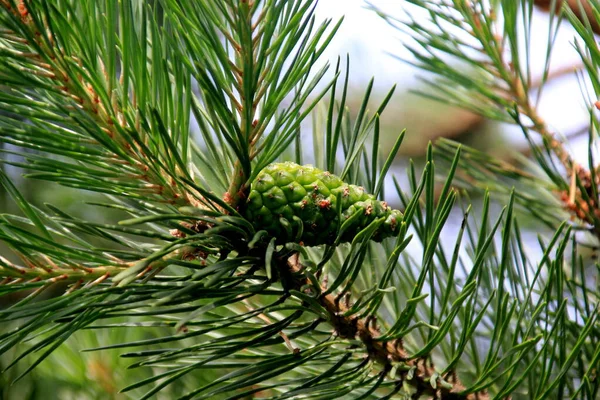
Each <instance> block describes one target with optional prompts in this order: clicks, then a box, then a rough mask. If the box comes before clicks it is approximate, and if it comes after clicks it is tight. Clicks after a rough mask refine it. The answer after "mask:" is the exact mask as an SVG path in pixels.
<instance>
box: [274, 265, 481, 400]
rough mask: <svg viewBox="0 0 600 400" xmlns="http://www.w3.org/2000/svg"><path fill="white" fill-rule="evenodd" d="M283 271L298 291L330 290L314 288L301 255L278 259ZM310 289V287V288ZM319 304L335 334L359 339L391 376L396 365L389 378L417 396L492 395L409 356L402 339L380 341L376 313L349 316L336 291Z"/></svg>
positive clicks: (471, 398)
mask: <svg viewBox="0 0 600 400" xmlns="http://www.w3.org/2000/svg"><path fill="white" fill-rule="evenodd" d="M279 264H280V270H281V271H285V274H286V275H288V276H287V277H285V278H283V279H284V281H285V282H291V285H290V286H291V287H290V289H294V290H297V291H309V292H310V291H313V290H316V291H317V292H318V293H328V289H327V287H326V286H323V285H321V287H319V288H314V287H312V286H313V283H312V282H311V280H310V279H308V278H307V277H306V276H303V274H302V271H303V270H305V269H306V267H305V266H304V265H302V264H301V262H300V255H299V254H298V253H295V254H293V255H292V256H290V257H289V258H288V259H287V260H279ZM308 288H310V289H308ZM317 299H318V302H319V304H320V305H321V306H322V307H323V308H324V309H325V310H326V311H327V313H328V315H329V319H328V320H329V322H330V323H331V325H333V327H334V329H335V332H336V334H337V335H338V336H339V337H341V338H343V339H359V340H360V341H361V342H362V345H363V346H364V347H365V349H366V351H367V354H368V357H369V358H370V359H372V360H374V361H376V362H377V363H379V364H380V365H381V367H382V369H383V372H382V373H383V374H386V375H388V374H389V373H390V371H392V369H393V368H394V366H396V373H395V374H394V375H392V376H390V378H391V379H392V381H394V382H395V384H396V386H397V387H398V388H400V387H403V385H404V384H405V383H406V384H408V385H409V386H411V387H413V388H414V390H415V392H414V393H413V394H412V396H413V397H414V398H420V397H421V396H428V397H431V398H436V399H440V400H448V399H456V400H459V399H463V400H486V399H489V398H490V397H489V396H488V394H487V393H486V392H485V391H480V392H478V393H468V392H465V387H464V386H463V385H462V384H461V383H460V381H459V380H458V378H457V376H456V374H455V373H448V374H447V375H446V376H440V374H438V373H437V372H436V371H435V369H434V368H433V366H432V365H428V361H427V359H420V358H416V359H415V358H412V359H411V358H410V357H409V355H408V353H407V352H406V350H404V347H403V344H402V339H400V338H399V339H394V340H378V337H379V336H380V335H381V333H380V332H379V329H378V327H377V320H376V318H375V317H373V316H369V317H367V318H357V317H356V316H353V315H348V310H349V306H348V305H346V304H344V303H343V301H342V299H340V298H338V297H336V296H334V295H333V294H327V295H320V296H318V297H317Z"/></svg>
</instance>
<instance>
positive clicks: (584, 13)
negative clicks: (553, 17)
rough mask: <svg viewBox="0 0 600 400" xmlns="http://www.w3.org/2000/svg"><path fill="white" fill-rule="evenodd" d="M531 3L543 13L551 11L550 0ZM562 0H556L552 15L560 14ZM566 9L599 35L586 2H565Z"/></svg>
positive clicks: (595, 22)
mask: <svg viewBox="0 0 600 400" xmlns="http://www.w3.org/2000/svg"><path fill="white" fill-rule="evenodd" d="M533 3H534V4H535V5H536V6H538V7H539V8H541V9H542V10H544V11H548V12H549V11H551V10H550V7H551V6H552V0H534V1H533ZM563 3H564V0H557V1H556V7H555V9H554V10H552V11H553V12H554V13H556V14H558V13H560V10H561V7H562V5H563ZM566 4H567V7H569V9H571V11H573V13H574V14H575V15H576V16H577V18H579V20H580V21H581V22H583V23H585V22H586V21H587V22H589V23H590V26H591V27H592V30H593V31H594V33H597V34H600V24H599V23H598V21H597V20H596V17H595V16H594V10H593V8H592V6H591V5H590V3H589V1H587V0H567V3H566Z"/></svg>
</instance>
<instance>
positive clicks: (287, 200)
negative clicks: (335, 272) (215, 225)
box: [243, 162, 402, 246]
mask: <svg viewBox="0 0 600 400" xmlns="http://www.w3.org/2000/svg"><path fill="white" fill-rule="evenodd" d="M338 195H339V196H340V199H341V203H342V204H341V219H342V221H341V223H343V222H344V221H346V220H348V219H349V218H350V217H354V218H353V222H352V223H351V225H350V226H349V227H348V229H346V230H345V231H344V233H343V235H342V237H341V241H342V242H351V241H352V239H353V238H354V237H355V236H356V235H357V234H358V233H359V232H360V231H361V230H362V229H364V228H366V227H367V226H368V225H369V224H370V223H371V222H373V221H374V220H376V219H379V218H382V217H383V218H385V222H384V223H383V224H382V225H381V226H380V227H379V228H378V229H377V231H376V232H375V233H374V234H373V236H372V239H373V240H375V241H382V240H383V239H385V238H387V237H390V236H396V235H397V234H398V231H399V224H400V221H401V219H402V213H401V212H400V211H398V210H392V209H391V208H390V207H389V206H388V205H387V204H386V203H385V202H382V201H379V200H377V199H376V198H375V196H373V195H370V194H368V193H365V190H364V188H362V187H359V186H356V185H349V184H347V183H344V182H343V181H342V180H341V179H340V178H338V177H337V176H335V175H333V174H331V173H329V172H326V171H321V170H320V169H317V168H314V167H313V166H310V165H307V166H302V165H298V164H296V163H293V162H284V163H273V164H270V165H268V166H267V167H266V168H265V169H263V170H262V171H261V172H260V173H259V174H258V176H257V177H256V179H255V180H254V181H253V182H252V184H251V187H250V195H249V196H248V200H247V202H246V204H245V207H244V210H243V213H244V215H245V217H246V218H247V219H248V220H249V221H250V222H252V224H253V225H254V227H255V228H256V229H257V230H266V231H267V232H268V233H269V234H270V235H271V236H273V237H276V238H278V242H280V243H282V242H286V241H292V240H294V241H297V242H303V243H304V244H305V245H306V246H318V245H322V244H332V243H333V242H334V241H335V239H336V235H337V232H338V228H339V226H340V218H339V215H338V207H337V205H336V202H337V201H338ZM357 213H358V216H357V215H356V214H357Z"/></svg>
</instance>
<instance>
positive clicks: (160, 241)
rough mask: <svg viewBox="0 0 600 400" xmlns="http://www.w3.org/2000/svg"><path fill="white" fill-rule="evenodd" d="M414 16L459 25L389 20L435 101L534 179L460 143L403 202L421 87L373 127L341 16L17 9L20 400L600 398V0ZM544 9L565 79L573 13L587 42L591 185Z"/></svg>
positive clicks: (1, 10) (424, 2) (119, 7)
mask: <svg viewBox="0 0 600 400" xmlns="http://www.w3.org/2000/svg"><path fill="white" fill-rule="evenodd" d="M406 3H412V4H413V5H414V6H416V7H421V8H423V9H425V10H427V11H428V15H429V18H430V22H433V24H434V26H435V27H436V29H435V30H432V29H431V26H430V25H427V26H426V25H424V24H422V23H421V22H419V21H418V20H411V21H402V22H401V21H396V20H394V19H393V18H392V17H391V16H389V15H385V13H383V12H382V11H381V10H376V9H374V7H372V8H373V9H374V11H376V12H379V13H380V14H381V16H382V17H383V18H385V19H386V20H387V21H388V22H390V23H392V24H394V25H397V26H398V27H399V29H402V30H404V31H406V32H408V33H409V34H410V36H411V37H412V38H413V39H415V41H414V42H413V45H412V47H411V50H412V52H413V54H414V56H415V59H416V61H415V64H416V65H417V66H419V67H420V68H422V69H423V70H427V71H430V72H432V73H433V76H434V77H437V78H433V80H432V81H430V83H432V86H431V90H428V91H426V92H425V93H424V94H425V95H427V96H430V97H435V98H437V99H438V100H441V101H444V102H448V103H451V104H455V105H459V106H461V107H464V108H468V109H470V110H472V111H474V112H476V113H479V114H481V115H482V116H484V117H486V118H491V119H495V120H500V121H505V122H511V123H515V124H517V125H519V126H520V127H521V128H522V131H523V133H524V135H525V136H526V137H527V139H528V140H529V142H530V148H531V154H532V159H531V161H528V162H525V161H524V162H523V163H522V165H521V166H519V167H515V166H512V165H509V164H507V163H506V162H503V161H501V160H497V159H494V158H492V157H491V156H489V155H487V154H484V153H482V152H479V151H477V150H475V149H469V148H466V147H461V146H459V145H458V144H457V143H454V142H450V141H448V140H442V141H440V142H438V143H436V144H435V145H430V146H429V147H428V148H427V153H426V162H425V165H424V168H422V169H419V168H418V167H417V166H416V165H415V164H414V163H411V164H410V166H409V168H408V171H407V175H408V176H407V177H399V178H396V177H392V180H393V184H394V185H393V186H394V191H395V193H392V194H390V193H387V192H389V186H388V190H387V192H386V191H385V190H384V189H385V185H384V182H385V179H386V177H387V176H388V171H389V170H390V167H391V165H392V163H393V162H394V159H395V158H396V156H397V153H398V150H399V148H400V146H401V144H402V141H403V138H404V133H403V132H395V133H394V134H395V144H394V145H393V147H392V148H391V150H390V151H389V152H387V151H386V152H385V153H384V154H382V153H381V152H380V149H379V147H380V146H379V143H380V139H381V137H380V135H381V134H382V133H381V132H380V118H385V113H384V111H385V109H386V106H387V105H388V102H389V101H390V98H391V97H392V95H393V92H394V88H392V89H391V90H390V91H389V93H387V95H386V96H385V97H384V99H383V101H382V102H381V104H379V105H378V106H377V107H376V108H375V110H374V111H373V112H370V111H369V110H368V104H369V102H370V100H371V94H372V89H373V82H372V81H371V83H370V84H369V86H368V87H367V89H366V92H365V94H364V96H363V100H362V103H361V105H360V107H359V109H358V110H355V112H352V111H351V110H350V108H349V105H348V104H347V99H348V96H349V95H350V94H349V87H348V81H349V74H350V68H349V60H348V59H346V60H343V62H342V60H339V61H338V62H337V64H336V65H334V66H329V65H327V64H325V65H323V64H322V62H321V61H320V60H319V57H320V55H321V54H322V53H323V51H324V50H325V48H326V47H327V45H328V43H329V42H330V41H331V39H332V38H333V36H334V34H335V33H336V31H337V29H338V27H339V25H340V23H341V21H329V20H328V21H325V22H323V23H322V24H319V23H317V22H316V20H315V17H314V9H315V5H316V1H315V0H288V1H276V0H262V1H261V0H254V1H251V0H223V1H203V0H202V1H179V0H156V1H143V0H122V1H117V0H99V1H80V0H50V1H49V0H0V52H1V57H0V85H1V87H2V90H1V91H0V142H1V143H2V144H3V147H2V153H3V157H2V163H3V166H4V169H3V170H2V172H1V173H0V178H1V181H2V184H3V186H4V189H5V190H6V192H7V193H8V194H9V195H10V196H11V198H12V200H13V201H14V204H15V205H16V206H17V207H18V209H19V210H18V211H17V212H15V214H9V213H5V214H2V217H1V219H0V240H1V241H2V242H3V243H4V245H6V246H7V248H9V249H10V250H11V251H10V252H5V253H6V254H5V256H3V257H1V258H0V301H2V303H1V308H0V321H1V324H2V325H1V326H2V328H1V329H0V356H1V357H0V367H1V368H2V375H1V376H0V393H1V395H0V398H38V397H39V398H48V393H51V392H49V390H59V391H58V392H56V393H53V394H52V395H51V396H54V398H129V397H131V398H140V399H146V398H165V399H171V398H181V399H244V398H246V399H247V398H255V397H256V398H276V399H284V398H295V399H300V398H307V399H329V398H331V399H337V398H348V399H368V398H371V399H376V398H377V399H385V398H390V399H391V398H414V399H417V398H439V399H488V398H508V397H509V396H512V398H515V399H517V398H527V399H546V398H573V399H576V398H577V399H578V398H585V399H596V398H598V395H599V392H600V378H598V367H599V363H600V329H599V326H600V325H599V323H598V297H599V292H598V273H599V269H598V264H597V263H596V262H595V261H594V260H593V258H591V257H589V256H588V255H587V254H586V252H585V251H584V250H585V246H586V244H589V243H591V246H596V244H597V243H598V240H600V208H599V206H598V201H599V198H598V183H599V179H598V178H597V168H596V166H595V164H594V155H595V152H594V149H595V148H596V146H597V145H596V140H595V139H596V135H597V132H598V131H599V129H598V128H599V122H598V118H597V110H596V104H598V103H596V100H595V99H597V98H600V93H598V92H599V91H600V78H598V74H597V70H598V67H597V65H599V64H600V53H599V52H598V51H597V44H596V40H595V37H594V33H593V32H594V27H595V26H597V25H598V21H600V17H599V16H600V2H599V1H597V0H590V1H589V2H586V3H585V5H586V7H587V8H585V9H584V8H581V9H580V8H576V7H573V5H572V4H571V2H565V3H564V4H563V5H562V8H559V7H557V6H558V4H557V2H550V3H549V4H542V3H543V2H537V1H533V0H489V1H486V0H470V1H469V0H452V1H440V0H435V1H434V0H409V1H407V2H406ZM534 3H538V4H539V5H545V6H547V7H548V9H550V10H553V11H555V12H556V13H555V14H549V15H548V18H550V19H551V21H552V23H551V29H550V31H549V32H548V57H550V55H551V50H552V43H553V38H554V35H555V34H556V29H557V26H558V23H559V22H560V21H561V20H562V19H567V20H568V21H569V22H570V23H571V24H572V25H573V26H574V27H575V29H576V31H577V34H578V38H577V39H576V41H575V46H576V48H577V49H578V51H579V53H580V55H581V58H582V60H583V61H584V65H585V69H584V70H583V71H582V72H581V74H582V75H585V76H586V77H587V78H589V79H590V81H591V83H592V85H591V87H590V88H589V93H588V92H585V93H584V94H585V99H586V104H587V106H588V108H589V113H590V125H591V126H590V130H589V146H590V157H589V159H590V161H589V165H588V166H584V165H580V164H578V163H577V162H575V161H574V160H573V158H572V155H571V154H569V152H568V150H567V146H566V144H565V143H564V142H563V141H561V139H560V136H559V133H558V132H555V131H553V129H552V128H551V127H550V126H548V125H547V124H546V123H545V122H544V121H543V119H542V118H541V117H540V116H539V115H538V114H537V112H536V108H535V104H536V103H535V102H536V96H538V95H540V93H541V90H537V91H535V90H534V88H533V84H532V78H531V71H530V64H529V62H528V50H527V49H528V45H529V43H530V35H531V29H530V28H531V15H532V9H533V7H534ZM589 10H591V11H592V12H589ZM474 55H477V56H476V57H475V56H474ZM548 64H549V63H548V62H547V63H546V70H545V73H544V79H543V80H542V82H541V83H537V85H538V88H539V87H540V85H541V86H543V85H544V83H545V81H546V80H547V76H548V71H549V66H548ZM586 90H587V89H586ZM307 122H310V123H311V124H312V126H311V128H310V129H308V130H307ZM538 138H541V142H540V141H538V140H537V139H538ZM307 143H310V144H311V145H312V148H311V149H308V148H307V146H306V144H307ZM308 147H310V146H308ZM307 160H309V161H308V162H310V163H312V164H313V165H314V167H313V166H309V165H307V164H308V162H306V161H307ZM17 169H20V170H22V171H24V176H25V178H28V179H35V180H38V181H40V180H41V181H46V182H48V184H51V185H54V186H53V187H54V188H56V191H59V192H60V193H61V194H62V193H67V191H71V192H73V191H74V192H75V193H78V194H79V195H80V196H82V198H81V199H80V200H81V201H80V202H79V203H78V210H77V213H76V214H75V213H73V212H69V211H68V210H65V209H63V208H61V207H59V206H56V205H53V204H50V203H48V202H45V203H43V204H39V203H37V202H36V201H34V200H32V199H30V198H29V196H27V195H26V194H25V193H21V191H20V186H21V183H22V182H21V181H22V179H21V176H20V175H18V174H15V171H16V170H17ZM89 192H93V193H97V194H98V195H99V196H101V197H98V198H101V199H102V200H98V198H94V200H93V201H91V202H86V201H85V197H83V196H84V194H85V193H89ZM478 192H481V194H482V196H480V197H478V195H477V193H478ZM469 193H470V194H471V195H474V197H473V200H471V198H470V197H469ZM394 196H397V197H398V198H399V199H400V203H399V205H397V207H392V206H390V205H388V204H387V203H386V202H385V199H386V198H390V197H394ZM395 208H399V209H395ZM457 210H458V212H459V213H460V215H461V217H460V218H461V220H460V222H461V223H460V224H459V227H458V228H457V229H456V231H455V232H454V233H453V235H452V239H453V241H452V242H451V243H448V237H449V236H448V235H446V236H442V231H447V230H449V229H451V225H452V219H455V217H456V211H457ZM473 210H478V211H477V212H474V211H473ZM474 214H477V215H474ZM524 214H529V215H533V216H535V217H536V218H538V219H539V221H537V224H538V226H537V229H538V230H539V231H540V234H539V236H538V248H537V249H536V250H537V251H538V252H539V253H541V257H540V258H539V260H537V259H536V260H534V259H533V257H531V250H530V249H528V248H527V246H526V243H525V241H524V240H523V236H522V230H521V226H520V225H521V222H520V218H519V217H520V216H522V215H524ZM542 228H543V229H542ZM442 238H444V239H443V240H442ZM80 350H81V351H84V352H85V353H79V351H80ZM111 369H116V370H117V372H115V373H110V370H111ZM40 377H42V378H51V379H52V380H53V381H54V384H55V385H56V386H53V387H51V388H48V387H44V386H43V385H38V386H36V383H35V382H36V381H37V380H36V378H40ZM47 380H48V379H47ZM19 382H21V383H23V382H25V383H26V384H21V385H20V384H19ZM11 384H12V385H13V386H11ZM57 388H58V389H57ZM117 391H120V392H123V393H125V394H124V395H119V394H117ZM99 393H100V394H99ZM121 396H122V397H121Z"/></svg>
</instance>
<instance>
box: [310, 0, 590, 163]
mask: <svg viewBox="0 0 600 400" xmlns="http://www.w3.org/2000/svg"><path fill="white" fill-rule="evenodd" d="M371 4H373V5H375V6H376V7H378V8H379V9H381V10H382V11H384V12H386V13H389V14H391V15H393V16H394V17H397V18H401V19H402V18H405V17H406V15H407V14H406V11H408V12H410V13H411V15H413V17H416V18H419V19H420V21H421V20H422V21H423V22H424V21H426V18H427V15H426V14H425V13H423V12H422V10H418V9H417V8H416V7H414V6H412V5H407V4H406V2H404V1H401V0H372V1H371ZM366 7H367V3H366V2H365V1H363V0H347V1H340V0H321V1H320V2H319V5H318V6H317V10H316V14H317V17H318V18H321V19H323V18H332V19H334V20H337V19H338V18H340V17H342V16H343V17H344V22H343V24H342V27H341V29H340V31H339V33H338V35H337V36H336V37H335V38H334V40H333V41H332V43H331V45H330V47H329V49H328V50H327V52H326V54H325V55H324V57H325V58H327V59H329V60H330V61H331V63H333V64H335V62H336V60H337V57H338V55H341V56H342V57H344V56H345V54H346V53H349V55H350V64H351V70H350V73H351V79H352V82H353V87H355V88H357V89H362V88H364V87H366V85H367V83H368V81H369V80H370V79H371V77H373V76H374V77H375V88H376V89H377V90H379V91H380V92H385V91H387V90H389V88H390V87H391V86H392V85H393V84H395V83H396V84H398V90H397V91H396V95H395V96H402V95H403V92H406V91H408V90H410V89H411V88H415V87H417V86H418V85H419V84H418V81H417V79H416V77H417V76H419V75H423V74H422V73H421V72H420V71H418V70H417V69H415V68H414V67H412V66H410V65H408V64H406V63H403V62H402V61H399V60H398V59H397V58H394V57H393V56H392V55H390V53H391V54H393V55H395V56H397V57H400V58H402V59H409V57H410V53H409V52H408V50H407V49H406V48H405V47H404V46H403V42H406V41H407V37H406V36H403V34H401V33H400V32H399V31H398V30H397V29H395V28H393V27H391V26H389V25H388V24H387V23H386V22H385V21H384V20H383V19H382V18H381V17H379V16H378V15H377V14H376V13H375V12H373V11H371V10H368V9H367V8H366ZM547 35H548V16H547V15H546V14H544V13H543V12H537V11H536V13H535V15H534V21H533V36H532V43H533V45H532V66H533V71H538V74H541V72H542V68H543V63H544V57H545V51H546V48H545V43H546V40H547ZM574 38H575V33H574V30H573V29H572V28H571V27H570V26H569V25H568V23H563V26H561V29H560V30H559V35H558V37H557V39H556V43H555V48H554V54H553V59H552V63H551V68H550V71H551V73H552V71H554V70H563V69H565V68H567V69H568V68H569V67H571V66H573V67H580V66H581V65H582V64H581V61H580V60H579V56H578V54H577V53H576V51H575V49H574V47H573V45H572V43H573V41H574ZM400 107H402V106H400ZM538 109H539V112H540V114H541V115H542V117H543V118H544V119H546V121H547V122H548V123H549V124H550V125H551V126H552V127H554V128H555V130H556V131H557V132H559V133H560V134H563V135H571V134H572V133H574V132H577V131H581V130H582V129H585V127H586V126H587V121H588V119H589V114H588V111H587V110H586V108H585V104H584V101H583V98H582V95H581V90H580V86H579V82H578V79H577V78H576V77H575V75H574V74H568V75H564V76H562V77H561V78H559V79H556V80H555V81H553V82H551V83H549V84H548V85H547V86H546V88H545V89H544V92H543V96H542V101H541V102H540V104H539V108H538ZM383 119H384V120H385V113H384V114H383ZM407 125H410V124H407ZM501 132H502V133H503V134H504V135H507V136H509V137H510V140H511V141H514V143H515V144H516V145H523V144H524V143H523V140H524V139H523V137H522V136H523V135H522V133H521V131H520V130H519V129H518V128H516V127H510V126H506V127H503V129H502V130H501ZM408 133H409V134H410V132H408ZM569 142H570V143H569V146H570V148H571V151H572V154H573V155H574V156H575V158H576V159H578V160H579V161H580V162H587V147H588V141H587V135H579V136H578V137H577V138H576V139H573V140H570V141H569Z"/></svg>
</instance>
